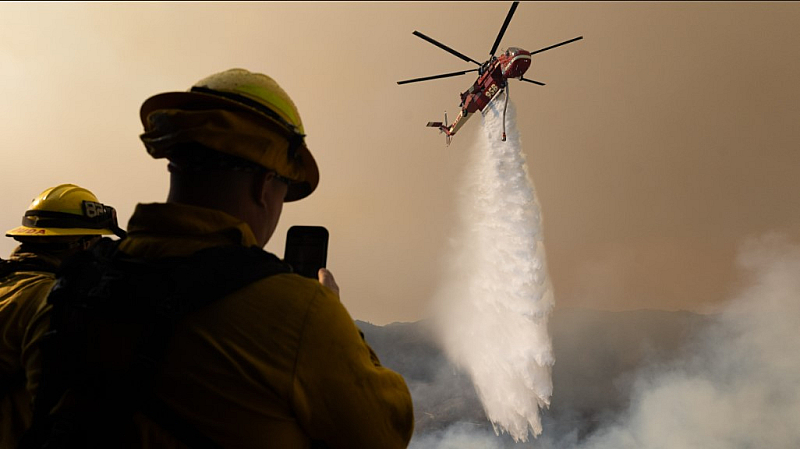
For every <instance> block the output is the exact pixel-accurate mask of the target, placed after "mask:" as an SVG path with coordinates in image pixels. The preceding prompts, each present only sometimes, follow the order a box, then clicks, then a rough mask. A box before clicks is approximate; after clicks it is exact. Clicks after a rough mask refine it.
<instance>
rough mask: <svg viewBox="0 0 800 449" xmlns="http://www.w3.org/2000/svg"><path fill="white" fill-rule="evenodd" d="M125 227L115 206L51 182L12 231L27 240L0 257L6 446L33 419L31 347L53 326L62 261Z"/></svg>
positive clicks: (0, 446) (0, 384)
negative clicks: (52, 302)
mask: <svg viewBox="0 0 800 449" xmlns="http://www.w3.org/2000/svg"><path fill="white" fill-rule="evenodd" d="M110 234H117V235H118V236H124V232H123V231H122V230H121V229H119V227H118V226H117V219H116V214H115V212H114V209H113V208H112V207H110V206H106V205H104V204H102V203H100V202H99V201H98V199H97V197H96V196H95V195H94V194H93V193H92V192H90V191H89V190H86V189H84V188H82V187H79V186H76V185H74V184H62V185H58V186H55V187H51V188H49V189H47V190H45V191H44V192H42V193H41V194H40V195H39V196H37V197H36V198H35V199H34V200H33V202H32V203H31V205H30V207H29V208H28V210H27V211H26V212H25V214H24V216H23V217H22V226H19V227H16V228H14V229H11V230H9V231H8V232H6V236H8V237H12V238H14V239H15V240H17V241H19V242H20V243H21V244H20V246H19V247H17V248H16V249H15V250H14V252H13V253H12V254H11V256H10V258H9V259H8V260H2V259H0V339H2V341H3V344H2V345H0V449H5V448H14V447H16V443H17V440H18V439H19V438H20V436H21V435H22V433H23V432H24V431H25V429H26V428H27V427H28V426H29V425H30V423H31V395H30V394H29V392H28V391H29V390H27V388H26V379H31V378H35V377H37V375H38V372H39V368H38V366H37V365H36V362H38V360H37V359H36V357H33V356H31V357H29V356H28V355H29V352H28V351H26V350H25V349H26V348H30V347H31V346H34V345H36V344H37V342H39V341H40V339H41V338H42V335H43V334H44V332H45V331H46V330H47V320H48V318H47V316H46V312H47V310H48V309H49V306H47V303H46V299H47V295H48V293H49V291H50V288H51V287H52V285H53V283H54V281H55V273H56V271H57V270H58V269H59V267H60V266H61V264H62V262H63V261H64V260H65V259H67V258H68V257H69V256H71V255H73V254H74V253H76V252H77V251H80V250H83V249H86V248H88V247H89V246H90V245H91V244H93V243H95V242H96V241H97V240H98V239H100V237H101V236H103V235H110Z"/></svg>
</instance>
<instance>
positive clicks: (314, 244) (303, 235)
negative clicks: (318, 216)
mask: <svg viewBox="0 0 800 449" xmlns="http://www.w3.org/2000/svg"><path fill="white" fill-rule="evenodd" d="M327 258H328V230H327V229H325V228H324V227H322V226H292V227H291V228H289V230H288V231H287V233H286V249H285V250H284V254H283V261H284V262H286V263H288V264H289V265H291V266H292V269H293V270H294V272H295V273H297V274H299V275H301V276H305V277H308V278H312V279H319V277H318V275H317V273H318V272H319V269H320V268H325V266H326V263H327Z"/></svg>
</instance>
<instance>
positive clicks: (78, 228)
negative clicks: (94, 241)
mask: <svg viewBox="0 0 800 449" xmlns="http://www.w3.org/2000/svg"><path fill="white" fill-rule="evenodd" d="M110 234H118V235H120V236H122V235H123V234H122V231H121V229H120V228H119V226H118V225H117V215H116V211H115V210H114V208H113V207H110V206H106V205H104V204H102V203H100V202H99V201H98V200H97V197H96V196H94V194H93V193H92V192H90V191H88V190H86V189H84V188H83V187H79V186H76V185H74V184H61V185H58V186H55V187H51V188H49V189H47V190H45V191H44V192H42V193H41V194H40V195H39V196H37V197H36V198H35V199H34V200H33V202H32V203H31V205H30V207H29V208H28V210H27V211H26V212H25V215H24V216H23V217H22V226H19V227H17V228H14V229H11V230H9V231H7V232H6V236H7V237H13V238H15V239H18V240H24V239H26V238H29V237H33V238H38V237H56V236H96V235H110Z"/></svg>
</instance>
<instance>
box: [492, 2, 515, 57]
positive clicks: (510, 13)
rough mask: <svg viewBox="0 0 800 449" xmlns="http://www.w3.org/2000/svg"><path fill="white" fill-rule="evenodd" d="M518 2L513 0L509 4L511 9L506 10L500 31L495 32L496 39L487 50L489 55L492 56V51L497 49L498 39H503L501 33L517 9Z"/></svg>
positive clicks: (503, 32)
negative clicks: (489, 49)
mask: <svg viewBox="0 0 800 449" xmlns="http://www.w3.org/2000/svg"><path fill="white" fill-rule="evenodd" d="M518 4H519V2H514V3H512V4H511V10H509V11H508V14H507V15H506V21H505V22H503V27H502V28H500V32H499V33H497V39H495V41H494V45H492V51H490V52H489V56H494V52H496V51H497V46H498V45H500V40H501V39H503V35H504V34H505V33H506V28H508V23H509V22H511V16H513V15H514V11H515V10H516V9H517V5H518Z"/></svg>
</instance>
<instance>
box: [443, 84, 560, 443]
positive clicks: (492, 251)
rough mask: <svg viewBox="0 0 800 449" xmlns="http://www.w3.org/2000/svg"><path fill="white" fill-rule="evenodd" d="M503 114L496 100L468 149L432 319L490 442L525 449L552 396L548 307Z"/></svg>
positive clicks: (533, 226) (530, 212) (534, 215)
mask: <svg viewBox="0 0 800 449" xmlns="http://www.w3.org/2000/svg"><path fill="white" fill-rule="evenodd" d="M504 106H505V96H504V94H500V95H498V97H497V98H496V100H495V101H494V102H492V104H491V105H490V106H489V107H487V108H486V110H485V111H484V115H483V117H482V130H481V132H480V133H479V135H480V137H479V139H478V142H477V144H476V145H475V146H474V147H473V148H471V149H470V153H469V156H468V164H467V168H466V172H465V173H464V179H463V182H462V184H461V189H460V190H459V192H460V193H461V198H460V204H459V221H458V223H457V229H456V230H455V232H454V237H453V240H452V242H451V244H452V248H451V253H450V254H448V257H447V258H446V260H445V261H446V263H447V264H448V274H447V275H446V276H445V278H444V281H443V283H442V284H441V288H440V291H439V294H438V296H437V301H436V303H437V305H438V308H437V311H436V313H435V314H434V316H435V320H436V322H437V326H436V328H437V330H438V332H439V337H440V340H441V342H442V345H443V349H444V351H445V353H446V354H447V356H448V358H449V359H450V360H451V362H452V363H454V364H455V365H456V366H458V367H460V368H461V369H463V370H464V371H465V372H466V373H468V374H469V376H470V377H471V379H472V382H473V384H474V386H475V389H476V391H477V393H478V397H479V398H480V400H481V403H482V404H483V408H484V410H485V412H486V416H487V417H488V418H489V420H490V421H491V422H492V424H493V426H494V429H495V433H497V434H500V433H503V432H508V433H509V434H510V435H511V436H512V437H513V439H514V441H527V439H528V435H529V432H531V433H532V434H533V435H534V436H537V435H539V434H540V433H541V431H542V425H541V419H540V409H541V408H544V407H547V406H548V405H549V403H550V396H551V394H552V388H553V387H552V379H551V368H552V365H553V363H554V358H553V351H552V345H551V341H550V336H549V334H548V328H547V324H548V318H549V315H550V312H551V310H552V308H553V306H554V299H553V290H552V287H551V283H550V279H549V276H548V273H547V265H546V261H545V249H544V238H543V233H542V218H541V213H540V207H539V201H538V199H537V198H536V192H535V190H534V188H533V184H532V182H531V179H530V176H529V175H528V171H527V166H526V162H525V156H524V153H523V152H522V151H521V144H520V136H519V133H518V132H517V129H516V124H515V108H514V105H513V104H512V103H511V102H509V103H508V109H507V115H506V117H505V124H506V128H507V129H506V131H507V140H506V141H502V140H501V134H502V131H503V121H504V117H503V108H504ZM476 115H478V114H476ZM471 120H472V121H473V122H474V121H477V120H476V118H472V119H471ZM471 125H473V126H475V125H477V123H471Z"/></svg>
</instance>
